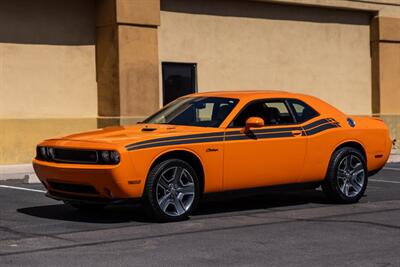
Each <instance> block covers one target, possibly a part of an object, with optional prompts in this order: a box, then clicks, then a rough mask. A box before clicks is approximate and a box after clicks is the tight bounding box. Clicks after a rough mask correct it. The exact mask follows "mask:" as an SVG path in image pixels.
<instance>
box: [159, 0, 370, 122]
mask: <svg viewBox="0 0 400 267" xmlns="http://www.w3.org/2000/svg"><path fill="white" fill-rule="evenodd" d="M227 7H229V8H227ZM161 9H162V11H161V26H160V27H159V57H160V61H161V62H162V61H174V62H194V63H197V64H198V87H199V91H208V90H232V89H280V90H289V91H294V92H304V93H307V94H312V95H316V96H319V97H321V98H322V99H324V100H326V101H328V102H330V103H332V104H333V105H335V106H337V107H339V108H340V109H342V110H343V111H345V112H347V113H350V114H370V113H371V60H370V46H369V42H370V32H369V31H370V30H369V24H370V14H369V13H367V12H355V11H344V10H341V11H340V10H334V9H321V8H313V7H300V6H283V5H271V4H267V3H256V2H254V3H251V4H250V3H248V2H247V3H246V1H209V0H207V1H198V0H196V1H190V7H189V5H188V3H187V2H185V1H182V0H166V1H162V2H161Z"/></svg>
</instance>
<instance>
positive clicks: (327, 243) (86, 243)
mask: <svg viewBox="0 0 400 267" xmlns="http://www.w3.org/2000/svg"><path fill="white" fill-rule="evenodd" d="M21 188H22V189H21ZM25 189H28V190H25ZM43 191H44V188H43V187H42V186H41V185H40V184H26V183H23V182H22V181H1V182H0V266H2V267H5V266H400V164H388V165H386V167H385V169H383V170H382V171H381V172H380V173H379V174H377V175H375V176H372V177H370V180H369V185H368V189H367V191H366V195H365V196H364V197H363V198H362V199H361V201H360V202H359V203H357V204H352V205H335V204H332V203H329V202H328V201H327V200H326V199H325V197H324V196H323V194H322V193H321V192H320V191H318V190H317V191H315V190H307V191H295V192H292V191H290V192H289V191H284V192H269V193H266V194H263V195H257V196H240V197H236V196H231V197H229V198H225V197H224V198H223V199H212V200H207V201H203V202H201V204H200V207H199V208H198V210H197V212H196V214H194V215H193V216H192V217H191V219H190V220H187V221H183V222H178V223H164V224H160V223H153V222H151V221H149V220H148V218H147V217H146V216H145V214H144V212H143V210H142V208H141V207H140V205H135V206H114V207H108V208H106V209H105V210H104V211H102V212H92V213H84V212H80V211H77V210H75V209H73V208H71V207H69V206H66V205H63V204H61V203H60V202H57V201H55V200H51V199H48V198H46V197H45V196H44V193H43Z"/></svg>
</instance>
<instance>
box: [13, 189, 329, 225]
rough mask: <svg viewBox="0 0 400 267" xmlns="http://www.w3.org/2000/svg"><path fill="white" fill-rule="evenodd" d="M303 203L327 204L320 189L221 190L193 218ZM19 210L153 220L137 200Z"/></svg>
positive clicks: (75, 218) (72, 217)
mask: <svg viewBox="0 0 400 267" xmlns="http://www.w3.org/2000/svg"><path fill="white" fill-rule="evenodd" d="M306 204H330V203H329V202H328V200H327V199H326V198H325V197H324V195H323V194H322V192H320V191H317V190H304V191H295V192H290V191H289V192H269V193H267V194H262V195H260V194H255V195H254V194H235V193H227V194H226V193H224V194H218V195H212V196H206V197H205V198H204V199H203V200H202V201H201V202H200V203H199V205H198V207H197V209H196V211H195V212H194V213H193V215H192V218H194V219H196V217H197V218H200V217H201V216H204V215H214V216H215V215H216V214H218V215H220V216H223V215H224V213H231V212H251V211H252V210H268V209H272V208H282V209H290V208H291V207H295V206H299V205H306ZM17 211H18V212H19V213H22V214H25V215H29V216H34V217H39V218H45V219H51V220H62V221H71V222H85V223H96V224H116V223H128V222H143V223H150V222H154V221H153V220H152V219H150V218H149V217H148V216H147V215H146V212H145V210H144V209H143V207H142V206H141V205H140V204H134V205H113V206H108V207H106V208H105V209H104V210H101V211H98V210H93V211H81V210H77V209H75V208H73V207H71V206H69V205H64V204H56V205H46V206H36V207H27V208H21V209H17Z"/></svg>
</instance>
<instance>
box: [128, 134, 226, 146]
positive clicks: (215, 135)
mask: <svg viewBox="0 0 400 267" xmlns="http://www.w3.org/2000/svg"><path fill="white" fill-rule="evenodd" d="M223 135H224V133H223V132H216V133H204V134H190V135H181V136H171V137H163V138H156V139H151V140H146V141H142V142H137V143H133V144H129V145H127V146H125V148H132V147H136V146H141V145H144V144H150V143H157V142H164V141H171V140H182V139H190V138H204V137H222V136H223Z"/></svg>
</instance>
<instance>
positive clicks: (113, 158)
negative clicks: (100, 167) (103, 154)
mask: <svg viewBox="0 0 400 267" xmlns="http://www.w3.org/2000/svg"><path fill="white" fill-rule="evenodd" d="M110 157H111V161H112V163H114V164H117V163H119V161H120V155H119V153H118V152H117V151H111V152H110Z"/></svg>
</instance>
